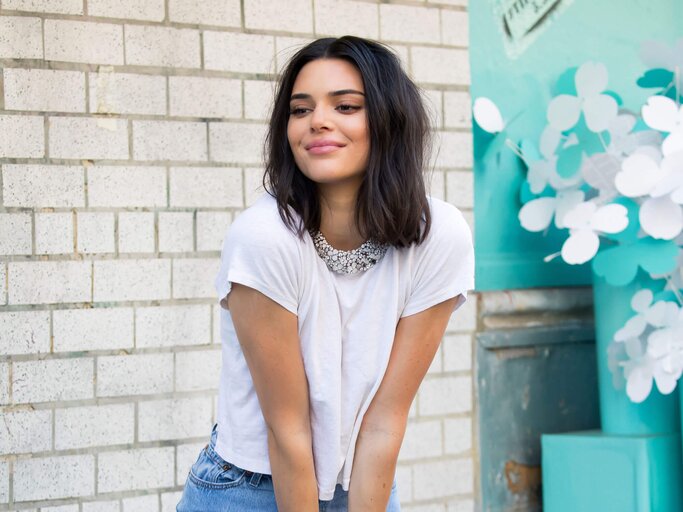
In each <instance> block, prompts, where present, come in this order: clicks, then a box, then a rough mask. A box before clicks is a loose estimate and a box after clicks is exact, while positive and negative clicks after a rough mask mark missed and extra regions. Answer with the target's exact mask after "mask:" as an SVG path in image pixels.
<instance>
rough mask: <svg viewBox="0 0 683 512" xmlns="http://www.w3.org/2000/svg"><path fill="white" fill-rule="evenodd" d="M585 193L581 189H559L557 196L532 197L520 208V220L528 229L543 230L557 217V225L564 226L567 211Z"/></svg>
mask: <svg viewBox="0 0 683 512" xmlns="http://www.w3.org/2000/svg"><path fill="white" fill-rule="evenodd" d="M583 199H584V193H583V192H582V191H581V190H562V191H558V193H557V196H556V197H539V198H538V199H532V200H531V201H529V202H528V203H526V204H525V205H524V206H522V208H521V209H520V210H519V221H520V223H521V224H522V227H523V228H524V229H526V230H527V231H543V230H545V229H546V228H547V227H548V226H550V222H551V221H552V220H553V216H554V217H555V226H556V227H558V228H560V229H561V228H563V227H565V226H564V223H563V218H564V216H565V215H566V213H567V212H568V211H569V210H571V209H572V208H574V207H575V206H576V205H577V204H579V203H581V202H582V201H583Z"/></svg>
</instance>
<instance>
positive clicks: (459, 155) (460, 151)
mask: <svg viewBox="0 0 683 512" xmlns="http://www.w3.org/2000/svg"><path fill="white" fill-rule="evenodd" d="M432 157H433V159H432V165H434V166H436V167H458V168H467V169H471V168H472V135H471V134H470V133H462V132H436V133H434V154H433V155H432Z"/></svg>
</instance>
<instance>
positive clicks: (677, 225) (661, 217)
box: [638, 196, 683, 240]
mask: <svg viewBox="0 0 683 512" xmlns="http://www.w3.org/2000/svg"><path fill="white" fill-rule="evenodd" d="M638 218H639V219H640V226H641V227H642V228H643V230H644V231H645V232H646V233H647V234H648V235H650V236H651V237H652V238H657V239H661V240H671V239H672V238H675V237H676V236H677V235H678V234H679V233H680V232H681V229H683V213H682V212H681V207H680V206H679V205H677V204H676V203H674V202H673V201H672V200H671V199H669V197H667V196H664V197H656V198H655V197H651V198H649V199H646V200H645V202H644V203H643V204H642V206H641V207H640V213H639V216H638Z"/></svg>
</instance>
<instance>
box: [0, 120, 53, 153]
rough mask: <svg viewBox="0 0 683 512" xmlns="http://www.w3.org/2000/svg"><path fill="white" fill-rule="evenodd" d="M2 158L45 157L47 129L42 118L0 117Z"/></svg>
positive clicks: (0, 150)
mask: <svg viewBox="0 0 683 512" xmlns="http://www.w3.org/2000/svg"><path fill="white" fill-rule="evenodd" d="M0 133H2V137H0V158H2V157H8V158H41V157H43V156H45V128H44V126H43V118H42V116H8V115H0Z"/></svg>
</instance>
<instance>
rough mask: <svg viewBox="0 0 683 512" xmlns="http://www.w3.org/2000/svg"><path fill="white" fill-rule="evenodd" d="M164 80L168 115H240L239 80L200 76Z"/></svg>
mask: <svg viewBox="0 0 683 512" xmlns="http://www.w3.org/2000/svg"><path fill="white" fill-rule="evenodd" d="M168 80H169V82H168V87H169V95H170V99H171V101H170V114H171V115H172V116H190V117H228V118H236V117H241V116H242V83H241V81H240V80H235V79H230V78H207V77H200V76H171V77H169V79H168Z"/></svg>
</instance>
